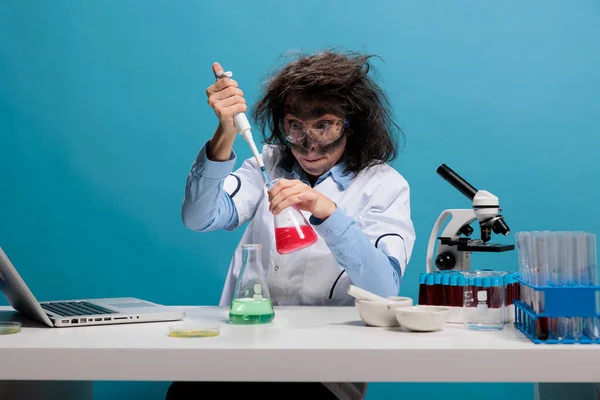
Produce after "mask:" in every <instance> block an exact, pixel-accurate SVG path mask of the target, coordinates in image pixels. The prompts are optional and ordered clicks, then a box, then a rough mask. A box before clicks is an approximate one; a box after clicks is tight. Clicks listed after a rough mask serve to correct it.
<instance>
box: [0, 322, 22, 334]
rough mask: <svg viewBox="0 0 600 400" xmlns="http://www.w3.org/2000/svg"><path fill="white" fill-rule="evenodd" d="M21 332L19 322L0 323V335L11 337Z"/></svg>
mask: <svg viewBox="0 0 600 400" xmlns="http://www.w3.org/2000/svg"><path fill="white" fill-rule="evenodd" d="M19 332H21V323H20V322H0V335H11V334H13V333H19Z"/></svg>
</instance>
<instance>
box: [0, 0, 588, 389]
mask: <svg viewBox="0 0 600 400" xmlns="http://www.w3.org/2000/svg"><path fill="white" fill-rule="evenodd" d="M598 38H600V5H599V4H598V2H595V1H592V0H588V1H585V0H581V1H570V2H569V1H547V0H546V1H528V2H521V1H503V2H481V1H452V2H448V1H424V0H420V1H388V2H382V1H370V2H364V1H348V0H346V1H339V2H323V1H322V0H303V1H302V2H300V1H298V2H281V1H275V0H273V1H251V2H250V1H237V2H236V1H229V2H227V3H225V4H220V3H218V2H211V1H206V2H204V1H176V2H173V1H169V2H168V1H132V0H128V1H122V2H91V1H89V2H80V1H55V2H43V1H37V2H35V1H20V2H3V3H2V4H1V5H0V246H2V247H3V248H4V250H5V251H6V252H7V253H8V255H9V256H10V257H11V258H12V260H13V262H14V263H15V265H16V266H17V268H18V269H19V270H20V272H21V274H22V275H23V277H24V279H25V281H26V282H28V284H29V285H30V287H31V289H32V291H33V292H34V294H35V295H36V296H37V297H38V299H39V300H48V299H60V298H81V297H95V296H123V295H124V296H139V297H143V298H148V299H151V300H154V301H157V302H161V303H165V304H173V305H177V304H198V305H200V304H203V305H206V304H208V305H215V304H217V302H218V299H219V294H220V291H221V287H222V284H223V281H224V278H225V273H226V270H227V266H228V263H229V259H230V256H231V254H232V252H233V250H234V248H235V246H236V244H237V242H238V240H239V238H240V236H241V234H242V231H241V230H239V231H236V232H232V233H228V232H216V233H209V234H197V233H194V232H191V231H188V230H186V229H185V228H184V227H183V225H182V223H181V219H180V204H181V201H182V198H183V191H184V184H185V178H186V175H187V173H188V170H189V167H190V166H191V163H192V161H193V159H194V157H195V155H196V153H197V151H198V150H199V148H200V147H201V145H202V144H203V143H204V142H205V141H206V140H207V139H208V138H209V137H210V136H211V134H212V133H213V131H214V128H215V127H216V122H217V121H216V117H215V116H214V114H213V112H212V110H211V109H210V108H209V107H208V105H207V104H206V97H205V93H204V90H205V89H206V87H208V86H209V85H211V84H212V83H213V81H214V78H213V75H212V72H211V63H212V62H214V61H219V62H221V63H222V65H223V66H224V67H225V68H226V69H228V70H232V71H233V72H234V77H235V79H236V80H238V82H240V85H241V87H242V89H243V90H244V91H245V93H246V96H247V99H248V101H249V103H253V102H254V100H255V99H256V97H257V95H258V91H259V88H260V83H261V81H262V79H263V78H265V77H266V76H267V74H268V72H269V71H271V70H272V67H274V66H275V65H277V63H278V62H279V61H278V60H279V57H280V55H281V54H283V53H286V52H293V51H295V50H297V49H300V50H304V51H313V50H319V49H322V48H326V47H332V46H342V47H343V48H348V49H354V50H359V51H360V50H363V51H366V52H370V53H374V54H377V55H379V56H381V57H382V58H383V61H379V60H375V67H376V68H377V70H378V72H379V74H380V77H379V79H380V82H381V83H382V85H383V87H384V88H385V90H386V92H387V93H388V95H389V97H390V99H391V101H392V105H393V107H394V110H395V113H396V120H397V122H398V123H399V124H400V125H401V127H402V128H403V130H404V132H405V134H406V138H407V141H406V146H405V148H404V150H403V152H402V154H401V156H400V158H399V159H398V160H397V161H396V162H394V164H393V165H394V167H395V168H396V169H397V170H398V171H400V172H401V173H402V174H403V175H404V176H405V177H406V178H407V180H408V181H409V183H410V185H411V188H412V212H413V220H414V223H415V226H416V230H417V237H418V238H417V243H416V246H415V249H414V253H413V258H412V260H411V262H410V264H409V267H408V270H407V272H406V275H405V278H404V281H403V286H402V289H401V292H402V294H403V295H409V296H412V297H415V296H416V294H417V276H418V273H419V272H422V271H423V270H424V268H425V266H424V261H425V250H426V246H427V239H428V237H429V233H430V230H431V227H432V225H433V223H434V221H435V219H436V218H437V216H438V215H439V213H440V212H441V211H442V210H443V209H445V208H467V207H469V206H470V204H469V201H468V200H467V199H466V198H465V197H463V196H462V195H461V194H460V193H458V192H457V191H456V190H455V189H454V188H452V187H451V186H450V185H448V184H447V183H446V182H445V181H443V180H442V179H441V178H440V177H439V176H437V174H436V173H435V170H436V168H437V166H438V165H439V164H441V163H447V164H448V165H449V166H451V167H452V168H453V169H455V170H456V171H457V172H458V173H460V174H461V175H463V176H464V177H465V178H466V179H467V180H468V181H470V182H471V183H472V184H473V185H474V186H476V187H477V188H478V189H487V190H490V191H491V192H493V193H494V194H496V195H497V196H499V198H500V203H501V206H502V207H503V208H504V214H505V216H506V221H507V223H508V224H509V226H510V227H511V228H512V231H513V232H516V231H519V230H534V229H579V230H588V231H593V232H596V230H597V228H598V226H599V225H600V217H599V216H598V214H597V213H594V212H593V210H595V208H594V207H595V206H596V205H597V201H598V197H599V196H598V195H599V193H598V192H599V190H598V183H597V182H598V178H597V177H598V174H599V173H600V162H599V161H598V153H597V150H598V148H600V139H599V136H598V133H599V132H600V131H599V130H598V126H599V125H600V102H599V101H598V93H600V51H599V47H598ZM255 136H259V135H258V132H256V133H255ZM235 150H236V152H237V153H238V155H239V157H240V158H246V157H250V156H251V154H250V151H249V150H248V148H247V145H246V143H245V142H244V141H243V140H238V141H237V142H236V144H235ZM498 240H499V241H503V242H509V243H511V242H512V236H510V237H508V238H499V239H498ZM516 257H517V255H516V252H510V253H506V254H503V255H497V256H490V255H485V256H483V255H475V256H474V257H473V261H472V265H473V267H474V268H476V267H477V268H479V267H489V268H496V269H514V267H515V264H516ZM2 300H4V299H2ZM4 304H5V303H4ZM401 362H402V360H398V363H401ZM490 362H493V360H490ZM464 373H465V378H468V375H469V372H468V371H465V372H464ZM443 374H444V371H440V370H438V369H436V366H434V365H432V366H431V371H430V373H429V376H428V378H431V379H432V380H435V379H436V377H441V376H443ZM423 378H427V377H425V376H424V377H423ZM166 387H167V383H162V382H159V383H143V382H141V383H137V382H134V383H125V382H124V383H112V382H108V383H107V382H102V383H98V384H97V386H96V396H97V398H98V399H108V398H146V399H162V398H163V395H164V391H165V390H166ZM532 392H533V386H532V385H531V384H452V385H450V384H374V385H372V386H371V390H370V393H369V395H368V398H369V399H377V398H400V397H404V396H406V398H412V397H423V398H426V397H429V398H435V397H438V396H440V397H441V396H444V397H446V398H464V397H465V395H474V396H482V395H484V394H485V396H486V398H488V399H500V398H506V397H509V396H510V397H511V398H512V399H513V400H517V399H528V398H531V396H532Z"/></svg>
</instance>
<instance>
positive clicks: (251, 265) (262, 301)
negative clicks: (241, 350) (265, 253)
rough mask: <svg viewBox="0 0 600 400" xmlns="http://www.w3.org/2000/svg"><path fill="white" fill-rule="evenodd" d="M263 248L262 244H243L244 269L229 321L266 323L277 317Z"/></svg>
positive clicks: (248, 323)
mask: <svg viewBox="0 0 600 400" xmlns="http://www.w3.org/2000/svg"><path fill="white" fill-rule="evenodd" d="M261 250H262V245H260V244H244V245H242V256H243V264H242V269H241V270H240V275H239V277H238V280H237V283H236V285H235V291H234V293H233V300H232V302H231V307H230V308H229V322H231V323H232V324H241V325H252V324H266V323H269V322H271V321H273V318H275V312H274V311H273V303H272V302H271V294H270V293H269V287H268V286H267V282H266V280H265V276H264V269H263V266H262V262H261V254H260V253H261Z"/></svg>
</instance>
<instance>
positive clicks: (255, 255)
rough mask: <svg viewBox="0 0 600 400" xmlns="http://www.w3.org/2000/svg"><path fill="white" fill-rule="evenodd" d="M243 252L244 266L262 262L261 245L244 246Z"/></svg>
mask: <svg viewBox="0 0 600 400" xmlns="http://www.w3.org/2000/svg"><path fill="white" fill-rule="evenodd" d="M242 250H243V252H242V254H243V260H244V264H249V263H258V262H260V250H261V246H260V245H244V246H243V248H242Z"/></svg>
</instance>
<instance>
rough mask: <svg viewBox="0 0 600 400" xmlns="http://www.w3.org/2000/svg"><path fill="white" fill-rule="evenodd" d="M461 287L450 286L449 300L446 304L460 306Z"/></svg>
mask: <svg viewBox="0 0 600 400" xmlns="http://www.w3.org/2000/svg"><path fill="white" fill-rule="evenodd" d="M462 296H463V294H462V287H460V286H450V301H449V302H448V305H449V306H450V307H462Z"/></svg>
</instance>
